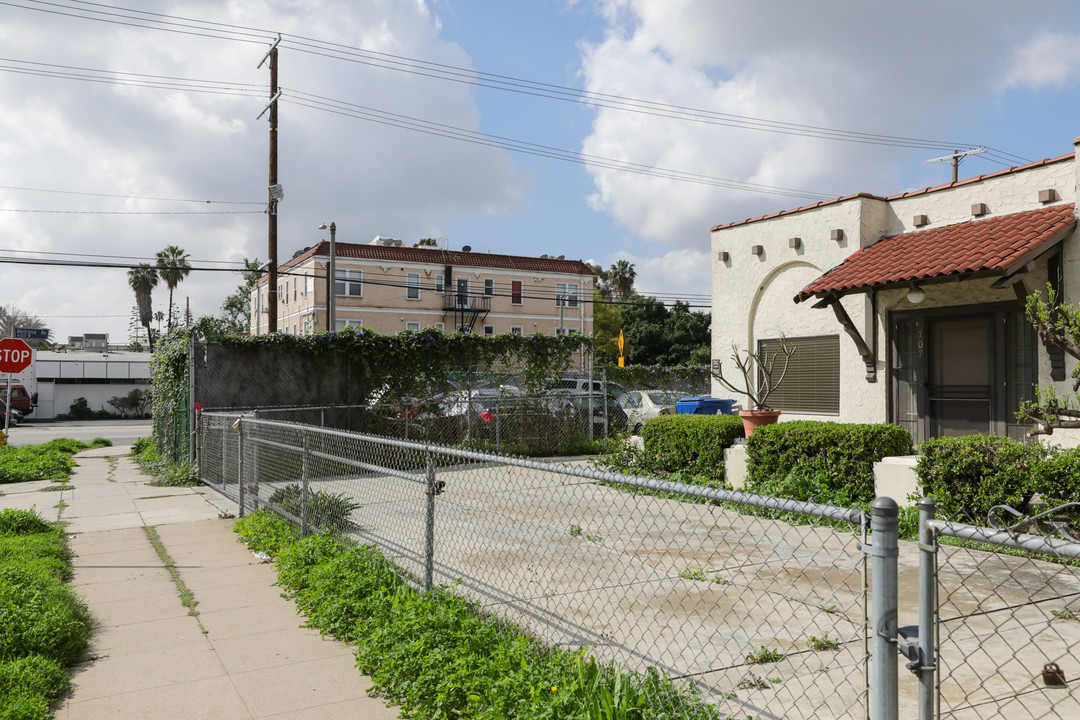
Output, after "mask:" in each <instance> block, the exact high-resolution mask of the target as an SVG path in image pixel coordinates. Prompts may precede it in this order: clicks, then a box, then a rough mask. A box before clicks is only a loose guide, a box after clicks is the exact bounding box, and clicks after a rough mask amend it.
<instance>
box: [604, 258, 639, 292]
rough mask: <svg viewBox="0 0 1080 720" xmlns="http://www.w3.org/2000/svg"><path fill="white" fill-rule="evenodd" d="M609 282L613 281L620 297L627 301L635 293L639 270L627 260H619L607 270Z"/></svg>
mask: <svg viewBox="0 0 1080 720" xmlns="http://www.w3.org/2000/svg"><path fill="white" fill-rule="evenodd" d="M607 275H608V278H607V279H608V282H610V283H611V286H612V288H614V290H615V294H616V296H618V299H619V300H621V301H623V302H625V301H627V300H629V299H630V297H631V296H632V295H633V294H634V280H635V279H637V270H635V269H634V264H633V263H632V262H628V261H626V260H618V261H616V262H615V263H614V264H612V266H611V269H609V270H608V272H607Z"/></svg>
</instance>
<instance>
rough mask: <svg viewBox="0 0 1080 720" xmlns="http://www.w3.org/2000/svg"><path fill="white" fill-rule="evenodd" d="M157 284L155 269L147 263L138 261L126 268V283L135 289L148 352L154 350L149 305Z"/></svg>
mask: <svg viewBox="0 0 1080 720" xmlns="http://www.w3.org/2000/svg"><path fill="white" fill-rule="evenodd" d="M157 284H158V273H157V270H156V269H155V268H154V267H153V266H151V265H149V264H148V263H140V264H139V267H136V268H132V269H130V270H128V285H129V286H130V287H131V289H132V290H134V291H135V304H136V305H137V306H138V308H139V322H140V323H142V326H143V327H144V328H146V337H147V340H148V342H149V343H150V352H153V351H154V335H153V333H152V332H151V329H150V323H151V322H153V320H154V309H153V307H152V306H151V301H152V299H153V292H154V288H155V287H157Z"/></svg>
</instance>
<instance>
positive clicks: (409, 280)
mask: <svg viewBox="0 0 1080 720" xmlns="http://www.w3.org/2000/svg"><path fill="white" fill-rule="evenodd" d="M405 277H406V280H405V299H407V300H419V299H420V273H409V274H408V275H406V276H405Z"/></svg>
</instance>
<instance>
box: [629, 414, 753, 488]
mask: <svg viewBox="0 0 1080 720" xmlns="http://www.w3.org/2000/svg"><path fill="white" fill-rule="evenodd" d="M742 436H743V426H742V421H741V420H740V419H739V418H737V417H734V416H732V415H689V414H684V415H661V416H659V417H656V418H653V419H651V420H649V421H648V422H647V423H645V426H644V427H643V428H642V429H641V440H642V445H643V446H644V450H643V451H642V453H641V458H640V462H641V464H642V467H641V468H639V469H640V470H642V471H647V472H661V473H673V472H682V473H686V474H688V475H704V476H706V477H708V478H711V479H713V480H716V481H718V482H723V480H724V450H725V449H726V448H728V447H730V446H731V444H732V443H733V442H735V440H737V439H738V438H740V437H742Z"/></svg>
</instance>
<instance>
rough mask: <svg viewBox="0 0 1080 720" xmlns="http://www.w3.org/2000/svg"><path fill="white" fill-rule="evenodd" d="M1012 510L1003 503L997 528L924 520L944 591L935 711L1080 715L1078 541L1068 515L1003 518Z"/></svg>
mask: <svg viewBox="0 0 1080 720" xmlns="http://www.w3.org/2000/svg"><path fill="white" fill-rule="evenodd" d="M1069 509H1070V508H1069V507H1068V506H1066V508H1064V509H1057V510H1054V511H1049V512H1046V513H1043V514H1042V516H1041V518H1042V519H1043V520H1044V521H1052V520H1054V519H1055V518H1056V517H1059V516H1060V515H1062V514H1063V513H1065V512H1066V511H1068V510H1069ZM1071 509H1072V510H1074V511H1075V507H1072V508H1071ZM1010 515H1013V516H1019V513H1015V512H1014V511H1008V510H1007V509H1006V508H995V512H992V513H991V517H992V518H993V519H994V524H997V525H998V526H999V527H996V528H995V527H978V526H974V525H968V524H964V523H957V522H947V521H945V520H939V519H930V518H926V519H925V520H924V525H925V526H926V528H927V529H928V530H929V531H930V535H931V536H932V538H933V541H934V545H933V548H932V549H933V550H934V552H933V557H932V559H931V562H933V569H934V574H935V576H936V578H935V579H936V586H935V587H936V593H937V602H936V605H935V608H934V609H935V610H936V616H935V618H934V619H935V627H934V631H935V633H936V640H937V642H936V663H937V683H936V687H935V692H934V697H933V702H934V705H935V708H934V709H935V711H936V714H935V715H934V717H940V718H964V719H965V720H966V719H968V718H971V719H972V720H983V719H984V718H1008V719H1009V720H1028V719H1030V720H1044V719H1049V718H1080V697H1078V694H1077V685H1078V681H1080V543H1078V542H1076V541H1075V540H1074V537H1073V535H1072V534H1070V532H1069V531H1068V530H1067V529H1066V528H1065V527H1064V526H1062V525H1060V524H1058V525H1057V526H1055V525H1054V524H1053V523H1051V522H1044V523H1042V526H1041V527H1040V523H1039V522H1038V520H1037V519H1032V520H1023V521H1021V522H1018V523H1015V524H1014V525H1012V526H1011V527H1005V523H1004V522H998V521H997V518H1004V517H1009V516H1010ZM931 517H932V515H931ZM1015 519H1016V518H1015V517H1013V518H1012V520H1014V521H1015ZM1033 520H1034V521H1033ZM1022 530H1026V531H1028V532H1022ZM1032 532H1038V533H1040V534H1032Z"/></svg>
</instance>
